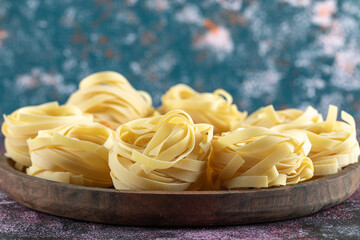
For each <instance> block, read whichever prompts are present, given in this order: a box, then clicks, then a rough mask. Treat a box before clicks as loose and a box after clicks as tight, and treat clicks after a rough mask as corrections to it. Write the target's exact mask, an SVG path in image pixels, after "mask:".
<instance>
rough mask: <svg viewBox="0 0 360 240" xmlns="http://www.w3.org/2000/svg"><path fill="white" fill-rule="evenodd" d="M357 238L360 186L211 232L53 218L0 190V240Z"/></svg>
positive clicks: (195, 229) (359, 235) (359, 218)
mask: <svg viewBox="0 0 360 240" xmlns="http://www.w3.org/2000/svg"><path fill="white" fill-rule="evenodd" d="M24 237H31V238H57V239H58V238H61V239H64V238H66V239H68V238H76V239H78V238H81V239H104V238H113V239H119V238H122V239H123V238H125V239H129V238H133V239H144V238H160V239H173V238H181V239H190V238H191V239H233V238H241V239H359V238H360V188H358V189H357V191H356V192H355V194H354V195H353V196H351V197H350V198H349V199H348V200H346V201H345V202H343V203H342V204H339V205H337V206H335V207H332V208H329V209H326V210H323V211H320V212H318V213H316V214H313V215H310V216H307V217H302V218H298V219H293V220H288V221H281V222H273V223H265V224H251V225H242V226H229V227H212V228H142V227H122V226H115V225H106V224H98V223H90V222H82V221H76V220H72V219H67V218H62V217H56V216H52V215H49V214H45V213H41V212H37V211H34V210H31V209H29V208H26V207H24V206H22V205H20V204H18V203H16V202H15V201H13V200H11V199H10V198H8V197H7V196H6V195H5V194H4V193H2V192H0V238H9V239H14V238H24Z"/></svg>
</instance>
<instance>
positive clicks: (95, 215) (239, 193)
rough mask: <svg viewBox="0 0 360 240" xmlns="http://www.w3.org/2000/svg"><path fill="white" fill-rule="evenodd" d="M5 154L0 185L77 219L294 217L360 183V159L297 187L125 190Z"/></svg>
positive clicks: (164, 221)
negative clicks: (75, 180)
mask: <svg viewBox="0 0 360 240" xmlns="http://www.w3.org/2000/svg"><path fill="white" fill-rule="evenodd" d="M12 166H13V161H12V160H10V159H7V158H6V157H4V156H3V155H2V156H1V158H0V189H1V190H2V191H3V192H4V193H6V194H7V195H8V196H9V197H10V198H12V199H14V200H15V201H17V202H19V203H20V204H22V205H24V206H27V207H29V208H32V209H35V210H38V211H41V212H46V213H50V214H54V215H57V216H63V217H68V218H73V219H79V220H85V221H93V222H101V223H111V224H119V225H133V226H214V225H238V224H246V223H257V222H269V221H277V220H283V219H291V218H296V217H301V216H305V215H308V214H312V213H315V212H317V211H319V210H321V209H324V208H328V207H331V206H334V205H336V204H339V203H341V202H342V201H344V200H345V199H347V198H348V197H350V196H351V195H352V194H353V193H354V192H355V190H356V189H357V187H358V186H359V183H360V164H359V163H357V164H353V165H350V166H348V167H346V168H344V169H343V170H342V171H341V172H340V173H338V174H334V175H330V176H326V177H322V178H318V179H314V180H310V181H307V182H304V183H300V184H296V185H293V186H285V187H273V188H268V189H250V190H231V191H200V192H194V191H187V192H163V191H119V190H115V189H100V188H91V187H82V186H76V185H70V184H64V183H58V182H53V181H48V180H43V179H39V178H36V177H31V176H28V175H26V174H25V173H22V172H19V171H17V170H15V169H14V168H13V167H12Z"/></svg>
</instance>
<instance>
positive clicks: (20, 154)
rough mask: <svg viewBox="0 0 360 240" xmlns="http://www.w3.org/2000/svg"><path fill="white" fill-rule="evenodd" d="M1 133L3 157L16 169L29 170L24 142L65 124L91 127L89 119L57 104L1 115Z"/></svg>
mask: <svg viewBox="0 0 360 240" xmlns="http://www.w3.org/2000/svg"><path fill="white" fill-rule="evenodd" d="M4 120H5V121H4V124H3V125H2V132H3V134H4V135H5V148H6V156H7V157H10V158H12V159H13V160H14V161H15V162H16V165H15V166H16V168H18V169H22V168H23V166H27V167H28V166H30V165H31V161H30V155H29V149H28V145H27V143H26V140H27V139H28V138H34V137H35V136H36V135H37V134H38V131H39V130H46V129H52V128H56V127H59V126H62V125H66V124H74V123H91V122H92V121H93V118H92V116H91V115H88V114H85V115H84V114H83V113H82V112H81V110H80V109H78V108H77V107H74V106H59V104H58V103H57V102H51V103H46V104H42V105H39V106H28V107H23V108H20V109H18V110H16V111H15V112H13V113H12V114H10V115H8V116H5V115H4Z"/></svg>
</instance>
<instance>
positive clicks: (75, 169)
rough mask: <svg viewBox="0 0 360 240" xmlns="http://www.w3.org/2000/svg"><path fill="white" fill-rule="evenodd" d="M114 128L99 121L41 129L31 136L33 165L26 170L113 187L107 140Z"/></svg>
mask: <svg viewBox="0 0 360 240" xmlns="http://www.w3.org/2000/svg"><path fill="white" fill-rule="evenodd" d="M111 132H112V130H110V129H109V128H107V127H105V126H103V125H101V124H98V123H91V124H77V125H70V126H63V127H59V128H56V129H52V130H46V131H40V132H39V135H38V136H37V137H36V138H34V139H29V140H28V145H29V150H30V155H31V161H32V166H31V167H29V168H28V169H27V171H26V172H27V174H28V175H31V176H35V177H39V178H44V179H48V180H53V181H57V182H64V183H71V184H76V185H84V186H92V187H110V186H112V181H111V177H110V168H109V166H108V154H109V151H108V149H107V148H105V147H104V143H105V142H106V140H107V139H108V138H109V136H110V134H111Z"/></svg>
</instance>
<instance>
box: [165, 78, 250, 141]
mask: <svg viewBox="0 0 360 240" xmlns="http://www.w3.org/2000/svg"><path fill="white" fill-rule="evenodd" d="M174 109H181V110H184V111H185V112H187V113H188V114H189V115H190V116H191V118H192V119H193V121H194V122H195V123H208V124H211V125H213V126H214V133H215V134H220V133H222V132H227V131H231V130H233V129H234V126H237V125H238V124H239V123H240V122H241V121H242V120H243V119H244V118H245V117H246V115H247V113H246V112H244V113H242V112H240V111H239V110H238V108H237V106H236V105H235V104H233V99H232V96H231V95H230V94H229V93H227V92H226V91H224V90H222V89H218V90H216V91H214V93H198V92H196V91H195V90H193V89H192V88H190V87H189V86H187V85H184V84H178V85H176V86H174V87H172V88H170V90H169V91H167V92H166V93H165V94H164V95H163V97H162V106H161V107H160V109H159V110H160V112H162V113H166V112H168V111H171V110H174Z"/></svg>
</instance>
